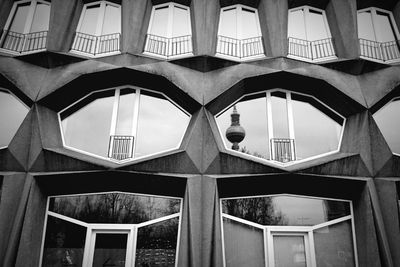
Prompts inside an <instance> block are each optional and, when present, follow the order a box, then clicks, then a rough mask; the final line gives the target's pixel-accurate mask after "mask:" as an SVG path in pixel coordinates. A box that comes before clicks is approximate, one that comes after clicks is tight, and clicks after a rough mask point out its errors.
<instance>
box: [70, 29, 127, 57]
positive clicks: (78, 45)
mask: <svg viewBox="0 0 400 267" xmlns="http://www.w3.org/2000/svg"><path fill="white" fill-rule="evenodd" d="M120 36H121V34H120V33H112V34H107V35H101V36H95V35H90V34H86V33H81V32H76V33H75V38H74V43H73V44H72V48H71V50H72V51H76V52H80V53H85V54H90V55H93V56H98V55H104V54H107V53H113V52H119V51H120Z"/></svg>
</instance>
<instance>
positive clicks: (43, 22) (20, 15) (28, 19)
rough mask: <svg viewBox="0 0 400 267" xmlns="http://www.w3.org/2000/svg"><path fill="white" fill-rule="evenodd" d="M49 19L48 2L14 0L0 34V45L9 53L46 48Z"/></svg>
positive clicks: (37, 50)
mask: <svg viewBox="0 0 400 267" xmlns="http://www.w3.org/2000/svg"><path fill="white" fill-rule="evenodd" d="M49 20H50V3H49V2H47V1H41V0H32V1H17V2H15V3H14V6H13V7H12V9H11V13H10V16H9V17H8V20H7V22H6V25H5V27H4V30H3V33H2V35H1V38H0V47H1V48H2V49H4V50H7V51H8V52H11V53H32V52H40V51H44V50H46V44H47V33H48V30H49Z"/></svg>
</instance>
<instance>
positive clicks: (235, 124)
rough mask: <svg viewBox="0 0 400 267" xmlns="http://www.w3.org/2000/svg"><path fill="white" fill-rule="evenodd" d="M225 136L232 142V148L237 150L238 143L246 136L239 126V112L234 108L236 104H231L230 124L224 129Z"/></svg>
mask: <svg viewBox="0 0 400 267" xmlns="http://www.w3.org/2000/svg"><path fill="white" fill-rule="evenodd" d="M225 136H226V138H227V139H228V140H229V142H231V143H232V149H233V150H239V143H240V142H242V141H243V139H244V137H245V136H246V131H245V130H244V128H243V127H242V126H240V114H239V113H238V112H237V110H236V105H235V106H233V112H232V114H231V126H229V128H228V129H226V132H225Z"/></svg>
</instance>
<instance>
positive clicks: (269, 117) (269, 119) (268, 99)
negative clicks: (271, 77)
mask: <svg viewBox="0 0 400 267" xmlns="http://www.w3.org/2000/svg"><path fill="white" fill-rule="evenodd" d="M277 91H278V92H283V93H286V96H287V95H288V94H289V95H290V94H291V93H294V94H297V95H302V96H306V97H309V98H313V99H314V100H315V101H317V102H318V103H320V104H321V105H323V106H325V107H326V108H327V109H329V110H330V111H332V112H333V113H335V114H336V115H338V116H339V117H341V118H342V119H343V125H342V127H341V131H340V135H339V142H338V147H337V149H335V150H333V151H328V152H325V153H322V154H318V155H315V156H311V157H308V158H304V159H300V160H298V159H296V160H294V161H289V162H285V163H283V162H280V161H275V160H272V155H271V153H272V151H271V148H270V149H269V153H270V154H269V156H270V159H262V158H259V157H256V156H253V155H250V154H246V153H242V152H239V151H236V150H233V149H230V148H229V144H227V143H226V141H225V138H224V133H223V132H222V129H221V127H220V126H219V125H218V123H216V125H217V128H218V132H219V134H220V136H221V139H222V142H223V144H224V147H225V149H226V150H229V151H230V152H231V153H233V154H236V155H238V156H241V157H245V158H248V159H251V160H257V161H262V162H265V161H266V162H270V163H273V164H274V165H277V166H279V167H288V166H291V165H294V164H298V163H302V162H306V161H310V160H314V159H318V158H323V157H326V156H328V155H332V154H335V153H337V152H339V151H340V146H341V144H342V140H343V134H344V129H345V127H346V118H345V117H343V116H342V115H341V114H339V113H338V112H336V111H335V110H334V109H332V108H331V107H329V106H327V105H325V104H324V103H323V102H321V101H320V100H319V99H317V98H316V97H314V96H311V95H307V94H303V93H298V92H295V91H290V90H286V89H279V88H278V89H272V90H267V91H260V92H255V93H250V94H245V95H243V96H241V97H240V98H239V99H238V100H236V101H235V102H233V104H231V105H229V106H228V107H227V108H225V109H223V110H222V111H220V112H218V113H217V114H216V115H215V116H214V119H216V118H217V117H219V116H220V115H221V114H222V113H224V112H226V111H227V110H229V109H230V108H231V107H232V106H234V105H236V104H237V103H238V102H240V100H242V99H243V98H244V97H246V96H251V95H258V94H262V93H265V97H266V106H267V108H266V111H267V132H268V142H269V140H270V139H271V138H273V136H274V135H273V123H272V122H273V121H272V105H271V93H273V92H277ZM286 103H287V108H288V122H292V126H291V127H290V126H289V134H290V132H291V135H290V136H293V137H295V131H294V126H293V125H294V124H293V112H289V106H290V110H291V111H292V110H293V108H292V104H291V98H290V101H288V98H286ZM320 112H321V113H322V114H324V115H325V113H323V112H322V111H320ZM325 116H326V115H325ZM290 128H291V129H290ZM293 139H295V138H293ZM294 145H295V149H296V142H295V144H294ZM269 146H270V144H269ZM272 149H273V147H272ZM296 151H297V149H296Z"/></svg>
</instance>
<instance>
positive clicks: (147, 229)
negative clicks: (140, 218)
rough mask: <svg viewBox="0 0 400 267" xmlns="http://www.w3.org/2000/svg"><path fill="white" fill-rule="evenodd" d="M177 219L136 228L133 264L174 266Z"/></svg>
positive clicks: (148, 266)
mask: <svg viewBox="0 0 400 267" xmlns="http://www.w3.org/2000/svg"><path fill="white" fill-rule="evenodd" d="M178 223H179V219H178V218H174V219H170V220H167V221H162V222H159V223H155V224H150V225H147V226H143V227H140V228H138V231H137V241H136V256H135V266H147V267H156V266H160V267H161V266H162V267H174V266H175V257H176V246H177V238H178Z"/></svg>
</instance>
